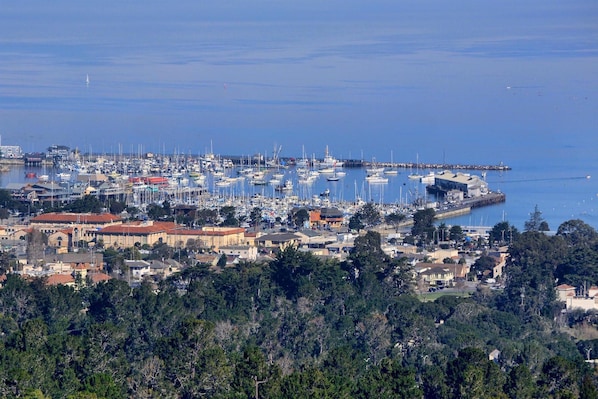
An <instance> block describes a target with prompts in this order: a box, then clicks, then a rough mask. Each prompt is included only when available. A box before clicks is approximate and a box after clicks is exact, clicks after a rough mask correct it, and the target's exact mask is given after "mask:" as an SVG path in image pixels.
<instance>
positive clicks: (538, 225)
mask: <svg viewBox="0 0 598 399" xmlns="http://www.w3.org/2000/svg"><path fill="white" fill-rule="evenodd" d="M523 229H524V230H525V231H548V230H550V228H549V227H548V223H546V221H545V220H544V218H542V212H540V210H539V209H538V205H536V206H535V207H534V211H533V212H532V213H530V217H529V220H528V221H526V222H525V224H524V227H523Z"/></svg>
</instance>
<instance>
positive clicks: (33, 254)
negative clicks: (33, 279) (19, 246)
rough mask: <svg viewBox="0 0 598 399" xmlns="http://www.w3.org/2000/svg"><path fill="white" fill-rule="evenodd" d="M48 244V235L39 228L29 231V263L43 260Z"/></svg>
mask: <svg viewBox="0 0 598 399" xmlns="http://www.w3.org/2000/svg"><path fill="white" fill-rule="evenodd" d="M46 245H48V236H47V235H46V234H44V233H42V232H41V231H39V230H37V229H32V230H31V231H30V232H29V233H27V249H26V251H27V263H29V264H30V265H32V264H38V263H39V262H43V258H44V251H45V249H46Z"/></svg>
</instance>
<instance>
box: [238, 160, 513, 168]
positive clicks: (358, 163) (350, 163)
mask: <svg viewBox="0 0 598 399" xmlns="http://www.w3.org/2000/svg"><path fill="white" fill-rule="evenodd" d="M235 158H237V159H235ZM235 158H231V159H232V160H233V162H235V163H237V162H238V163H239V164H240V163H241V158H240V157H235ZM281 159H282V160H283V162H284V163H286V164H289V165H292V164H293V163H294V158H281ZM319 161H320V160H317V159H316V162H319ZM342 162H343V166H344V167H346V168H369V167H372V166H379V167H384V168H394V169H429V170H480V171H484V170H498V171H500V170H504V171H507V170H511V167H510V166H508V165H505V164H503V163H502V162H501V163H499V164H497V165H489V164H466V163H463V164H461V163H458V164H448V163H422V162H370V161H364V160H358V159H344V160H342Z"/></svg>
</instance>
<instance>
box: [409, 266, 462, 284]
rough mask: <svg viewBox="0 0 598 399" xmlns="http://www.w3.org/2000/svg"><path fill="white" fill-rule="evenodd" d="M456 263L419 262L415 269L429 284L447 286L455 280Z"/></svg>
mask: <svg viewBox="0 0 598 399" xmlns="http://www.w3.org/2000/svg"><path fill="white" fill-rule="evenodd" d="M456 267H457V265H456V264H443V263H418V264H417V265H416V266H415V268H414V270H415V272H416V273H417V274H418V276H419V278H420V279H421V280H422V281H423V282H424V283H425V284H427V285H430V286H438V287H446V286H449V285H452V284H453V282H454V280H455V271H456Z"/></svg>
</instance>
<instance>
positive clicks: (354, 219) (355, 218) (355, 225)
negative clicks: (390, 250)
mask: <svg viewBox="0 0 598 399" xmlns="http://www.w3.org/2000/svg"><path fill="white" fill-rule="evenodd" d="M363 228H365V225H364V224H363V222H362V221H361V216H360V214H359V213H355V214H353V215H352V216H351V217H350V218H349V229H351V230H357V232H359V231H360V230H361V229H363Z"/></svg>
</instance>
